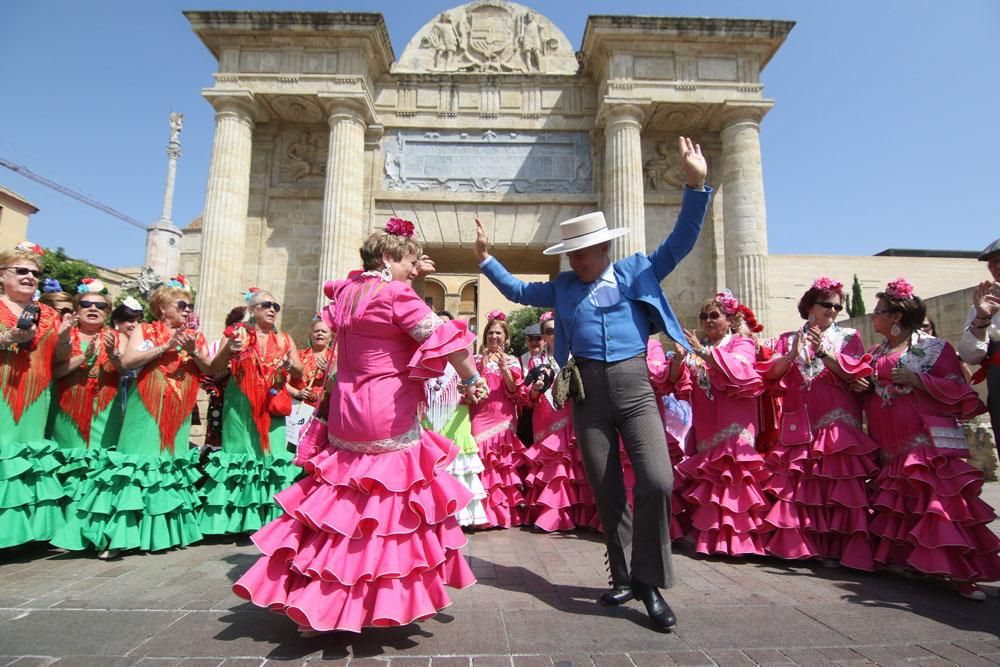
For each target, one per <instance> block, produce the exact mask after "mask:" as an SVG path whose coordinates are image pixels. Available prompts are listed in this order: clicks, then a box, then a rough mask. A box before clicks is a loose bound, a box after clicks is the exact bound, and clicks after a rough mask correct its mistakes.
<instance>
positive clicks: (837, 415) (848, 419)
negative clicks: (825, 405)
mask: <svg viewBox="0 0 1000 667" xmlns="http://www.w3.org/2000/svg"><path fill="white" fill-rule="evenodd" d="M834 422H843V423H845V424H847V425H849V426H853V427H854V428H857V429H860V428H861V422H860V421H859V420H858V418H857V417H855V416H854V415H852V414H851V413H850V412H848V411H847V410H845V409H844V408H837V409H836V410H831V411H830V412H827V413H826V414H825V415H823V416H822V417H820V419H819V421H818V422H816V427H815V428H816V429H821V428H824V427H826V426H829V425H830V424H833V423H834Z"/></svg>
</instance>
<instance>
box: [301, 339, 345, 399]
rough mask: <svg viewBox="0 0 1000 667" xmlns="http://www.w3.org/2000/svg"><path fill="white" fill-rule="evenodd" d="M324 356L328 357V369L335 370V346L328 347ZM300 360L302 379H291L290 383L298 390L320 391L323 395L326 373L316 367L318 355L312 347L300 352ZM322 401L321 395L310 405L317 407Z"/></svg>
mask: <svg viewBox="0 0 1000 667" xmlns="http://www.w3.org/2000/svg"><path fill="white" fill-rule="evenodd" d="M323 356H325V357H326V361H327V368H333V366H334V365H335V364H336V363H337V350H336V348H335V347H334V346H333V345H329V346H327V348H326V352H324V354H323ZM299 359H300V360H301V361H302V377H301V378H300V379H298V380H296V379H289V383H290V384H291V385H292V386H293V387H295V388H296V389H305V388H308V389H318V390H320V391H319V392H317V394H322V393H323V392H322V389H323V385H325V384H326V372H324V371H321V370H320V369H319V368H317V367H316V353H315V352H313V349H312V347H307V348H305V349H304V350H302V351H301V352H299ZM321 400H322V396H321V395H319V396H317V398H316V400H315V401H313V402H312V403H310V405H312V406H313V407H317V406H319V404H320V401H321Z"/></svg>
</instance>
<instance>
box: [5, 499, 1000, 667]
mask: <svg viewBox="0 0 1000 667" xmlns="http://www.w3.org/2000/svg"><path fill="white" fill-rule="evenodd" d="M984 496H985V497H986V499H987V500H988V501H989V502H990V503H991V504H992V505H994V506H997V505H1000V484H997V483H993V484H988V485H986V487H985V491H984ZM997 527H998V523H996V522H995V523H994V529H997ZM466 553H467V555H468V557H469V560H470V562H471V564H472V567H473V569H474V571H475V573H476V575H477V577H478V578H479V583H478V584H477V585H476V586H473V587H471V588H470V589H467V590H464V591H456V592H454V595H453V599H454V605H453V606H452V607H450V608H448V609H447V610H445V612H444V613H441V614H439V615H438V616H436V617H435V618H433V619H431V620H430V621H427V622H425V623H421V624H419V625H410V626H407V627H403V628H392V629H377V630H366V631H365V632H364V633H362V634H361V635H350V634H346V633H338V634H332V635H326V636H320V637H315V638H312V639H301V638H299V636H298V635H297V633H296V631H295V627H294V624H293V623H291V622H290V621H289V620H288V619H286V618H284V617H282V616H279V615H276V614H273V613H270V612H266V611H262V610H259V609H257V608H254V607H251V606H249V605H247V604H244V603H243V602H242V601H241V600H240V599H238V598H236V597H235V596H234V595H233V594H232V593H231V592H230V583H231V582H232V581H233V580H234V579H236V578H237V577H238V576H239V575H240V574H241V573H242V572H243V571H244V570H245V569H246V568H247V567H249V565H250V564H251V563H252V562H253V560H254V558H255V556H256V550H255V548H254V547H253V546H252V545H250V544H249V543H248V542H246V541H244V542H241V543H239V544H234V543H233V542H231V541H229V542H218V541H217V542H210V543H207V544H201V545H197V546H194V547H191V548H188V549H183V550H177V551H172V552H167V553H160V554H145V555H135V556H127V557H125V558H122V559H120V560H116V561H112V562H102V561H99V560H97V559H95V558H92V557H81V556H76V555H70V554H66V553H63V552H61V551H59V550H56V549H50V548H46V547H45V546H44V545H30V546H28V547H24V548H21V549H17V550H6V551H2V552H0V665H6V664H13V665H17V666H18V667H28V666H30V665H49V664H56V665H100V666H102V667H103V666H105V665H107V666H117V665H133V664H141V665H162V666H164V667H165V666H168V665H190V666H203V665H204V666H209V665H212V666H215V665H225V666H227V667H228V666H230V665H232V666H236V665H240V666H243V665H262V664H265V663H266V664H268V665H271V664H272V663H281V664H292V665H303V664H309V665H316V664H320V663H322V664H334V665H348V664H349V665H350V666H351V667H419V666H423V667H460V666H461V667H501V666H503V667H541V666H543V665H544V666H546V667H583V666H588V667H591V666H596V667H619V666H621V667H626V666H633V665H634V666H637V667H646V666H649V667H653V666H657V667H658V666H660V665H673V664H677V665H725V666H729V665H779V664H780V665H792V664H801V665H834V664H837V665H839V664H879V665H904V664H906V665H910V664H915V665H922V666H930V665H952V664H954V665H963V666H974V665H991V664H1000V634H998V631H1000V614H998V611H1000V600H998V599H997V598H998V596H1000V593H998V590H997V589H996V588H989V589H988V592H989V593H990V598H989V599H988V600H987V601H985V602H972V601H969V600H965V599H962V598H961V597H959V596H958V595H957V594H956V593H955V592H954V591H952V590H950V589H949V588H948V587H947V586H945V585H943V584H941V583H939V582H935V581H931V580H921V579H912V578H907V577H904V576H900V575H893V574H886V573H882V574H866V573H857V572H852V571H849V570H845V569H830V568H824V567H822V566H821V565H819V564H813V563H796V562H785V561H780V560H775V559H763V558H761V559H747V560H743V561H736V560H728V559H704V558H696V557H693V556H692V555H691V553H690V551H688V550H685V549H683V548H682V549H680V550H679V552H678V553H677V555H676V557H675V569H676V574H677V585H676V586H674V588H672V589H670V591H668V592H667V599H668V601H669V602H670V603H671V605H672V606H673V608H674V610H675V611H676V612H677V616H678V619H679V625H678V627H677V628H676V631H675V632H673V633H671V634H666V635H664V634H659V633H656V632H654V631H652V630H650V629H649V628H648V626H647V621H646V616H645V612H644V610H643V609H642V606H641V604H640V603H638V602H632V603H629V604H628V605H626V606H624V607H622V608H619V609H607V608H604V607H600V606H598V605H596V604H595V603H594V599H595V598H596V597H597V595H598V594H599V593H600V592H601V591H602V590H603V589H604V587H605V585H606V575H605V571H604V566H603V556H604V550H603V547H602V545H601V542H600V540H599V537H598V536H597V535H596V534H593V533H578V534H570V535H558V534H557V535H545V534H537V533H533V532H531V531H529V530H525V529H522V530H507V531H489V532H483V533H477V534H475V535H473V536H472V537H471V540H470V544H469V546H468V547H467V550H466Z"/></svg>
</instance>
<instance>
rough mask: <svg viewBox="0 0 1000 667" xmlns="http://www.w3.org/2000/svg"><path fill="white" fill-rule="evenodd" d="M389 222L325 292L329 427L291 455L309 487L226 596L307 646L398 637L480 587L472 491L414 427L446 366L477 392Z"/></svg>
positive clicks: (465, 357) (445, 453) (265, 533)
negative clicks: (470, 523)
mask: <svg viewBox="0 0 1000 667" xmlns="http://www.w3.org/2000/svg"><path fill="white" fill-rule="evenodd" d="M412 230H413V227H412V223H408V222H407V221H403V220H398V219H395V218H393V219H391V220H390V221H389V224H388V225H387V226H386V229H385V231H383V230H377V231H376V232H374V233H373V234H372V235H371V236H369V237H368V239H367V240H366V241H365V243H364V245H363V246H362V248H361V256H362V259H363V263H364V268H365V271H364V272H363V273H362V272H356V273H354V274H352V275H351V277H349V278H348V279H347V280H338V281H335V282H334V281H331V282H328V283H327V284H326V286H325V287H324V292H325V293H326V295H327V296H328V297H329V298H330V300H331V303H330V305H329V306H327V307H326V308H325V309H324V310H323V312H322V316H323V318H324V320H325V321H326V322H327V323H328V324H329V325H330V327H331V328H333V329H335V330H336V331H337V332H338V333H337V359H338V367H337V378H336V383H335V384H334V386H333V389H332V390H331V398H330V410H329V416H328V424H324V422H323V421H322V420H313V421H312V422H311V424H310V427H309V428H307V429H306V432H305V433H304V434H303V437H302V439H301V440H300V444H299V451H298V456H297V460H303V467H304V469H305V471H306V473H307V475H308V476H307V477H305V478H304V479H302V480H300V481H298V482H296V483H295V484H294V485H292V486H291V487H289V488H288V489H286V490H284V491H282V492H281V493H279V494H278V495H277V496H276V498H277V501H278V503H279V504H280V505H281V507H282V508H283V509H284V510H285V514H284V515H283V516H281V517H280V518H278V519H276V520H275V521H272V522H271V523H269V524H267V525H266V526H265V527H264V528H262V529H261V530H259V531H258V532H257V533H255V534H254V535H253V537H252V539H253V541H254V543H255V544H256V545H257V546H258V547H259V548H260V550H261V551H262V552H263V553H264V555H263V556H262V557H261V558H260V559H259V560H258V561H257V562H256V563H255V564H254V565H253V566H252V567H251V568H250V569H249V570H248V571H247V572H246V573H245V574H244V575H243V576H242V577H241V578H240V579H239V581H237V582H236V583H235V584H234V585H233V590H234V591H235V592H236V594H237V595H239V596H241V597H243V598H246V599H248V600H250V601H251V602H253V603H254V604H256V605H259V606H262V607H269V608H270V609H272V610H274V611H278V612H281V613H284V614H287V615H288V616H289V617H290V618H291V619H292V620H293V621H295V622H296V623H297V624H298V625H299V629H300V631H301V632H303V634H305V635H307V636H311V635H314V634H317V633H319V632H326V631H332V630H345V631H350V632H360V631H361V629H362V628H364V627H369V626H379V627H383V626H395V625H406V624H408V623H411V622H414V621H420V620H424V619H427V618H429V617H431V616H433V615H434V614H436V613H437V612H438V610H440V609H443V608H444V607H447V606H448V605H449V604H451V600H450V599H449V597H448V594H447V593H446V592H445V589H444V587H445V586H451V587H453V588H465V587H467V586H470V585H472V584H473V583H475V578H474V577H473V575H472V572H471V570H470V568H469V566H468V564H467V563H466V561H465V559H464V558H463V556H462V554H461V552H460V550H461V549H462V548H463V547H464V546H465V544H466V537H465V535H464V533H463V532H462V529H461V528H460V527H459V525H458V522H457V520H456V519H455V516H454V515H455V514H456V513H457V512H458V511H459V510H461V509H462V508H464V507H465V506H466V505H467V504H468V502H469V500H470V497H471V496H470V493H469V491H468V490H467V489H466V488H465V487H464V486H463V485H462V484H461V483H460V482H458V481H457V480H455V479H454V478H453V477H451V476H450V475H448V474H447V472H445V468H446V467H447V466H448V464H449V463H450V462H451V460H452V459H454V458H455V456H456V455H457V454H458V450H457V448H456V447H455V446H454V445H453V444H452V442H451V441H450V440H448V439H446V438H444V437H442V436H440V435H437V434H435V433H433V432H430V431H425V430H423V429H422V428H421V426H420V423H419V421H418V418H417V415H418V405H419V404H420V402H421V401H422V400H423V397H424V381H425V380H426V379H428V378H431V377H436V376H438V375H440V374H441V373H442V372H443V371H444V368H445V364H446V363H451V364H452V365H454V366H455V367H456V369H457V370H458V374H459V377H460V378H462V380H461V381H460V382H461V385H462V386H463V387H464V391H466V392H468V393H470V394H472V395H473V396H475V397H478V396H481V395H482V393H483V392H485V385H484V383H483V382H482V381H481V379H480V378H479V376H478V374H477V373H476V370H475V367H474V366H473V364H472V358H471V355H470V354H469V351H468V348H469V346H470V345H471V343H472V342H473V337H472V336H471V334H469V333H468V331H467V329H466V326H465V324H464V323H462V322H457V321H451V322H442V321H441V320H440V318H438V317H437V316H436V315H435V314H434V313H433V312H432V311H431V310H430V309H429V308H428V307H427V305H426V304H425V303H424V301H423V299H421V298H420V297H419V296H418V295H417V294H416V293H415V292H414V291H413V289H412V288H410V286H409V285H408V283H407V281H408V279H409V277H410V276H411V274H412V273H415V272H417V270H416V269H415V266H416V264H417V263H418V262H419V259H418V258H420V247H419V246H418V245H417V243H416V242H415V241H414V240H413V238H411V237H412V233H413V231H412Z"/></svg>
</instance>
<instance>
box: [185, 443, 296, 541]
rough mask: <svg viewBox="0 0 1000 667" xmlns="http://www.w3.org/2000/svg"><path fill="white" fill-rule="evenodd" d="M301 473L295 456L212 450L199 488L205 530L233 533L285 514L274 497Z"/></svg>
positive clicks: (253, 529)
mask: <svg viewBox="0 0 1000 667" xmlns="http://www.w3.org/2000/svg"><path fill="white" fill-rule="evenodd" d="M282 446H284V445H282ZM301 473H302V471H301V470H300V469H299V468H298V467H297V466H296V465H295V464H294V463H293V461H292V460H291V459H283V458H277V457H260V456H256V455H251V454H238V455H234V454H229V453H227V452H225V451H217V452H212V454H211V455H210V456H209V457H208V461H207V462H206V463H205V480H204V484H203V485H202V487H201V489H200V490H199V495H200V496H201V499H202V506H203V510H202V515H201V522H200V527H201V532H202V533H204V534H205V535H233V534H240V533H249V532H253V531H255V530H260V528H262V527H263V526H264V525H265V524H266V523H268V522H269V521H274V520H275V519H277V518H278V517H279V516H281V508H280V507H279V506H278V504H277V503H276V502H275V500H274V497H275V495H276V494H277V493H278V492H280V491H281V490H283V489H286V488H288V487H289V486H290V485H291V484H292V483H293V482H294V481H295V480H296V479H297V478H298V477H299V475H300V474H301Z"/></svg>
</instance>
